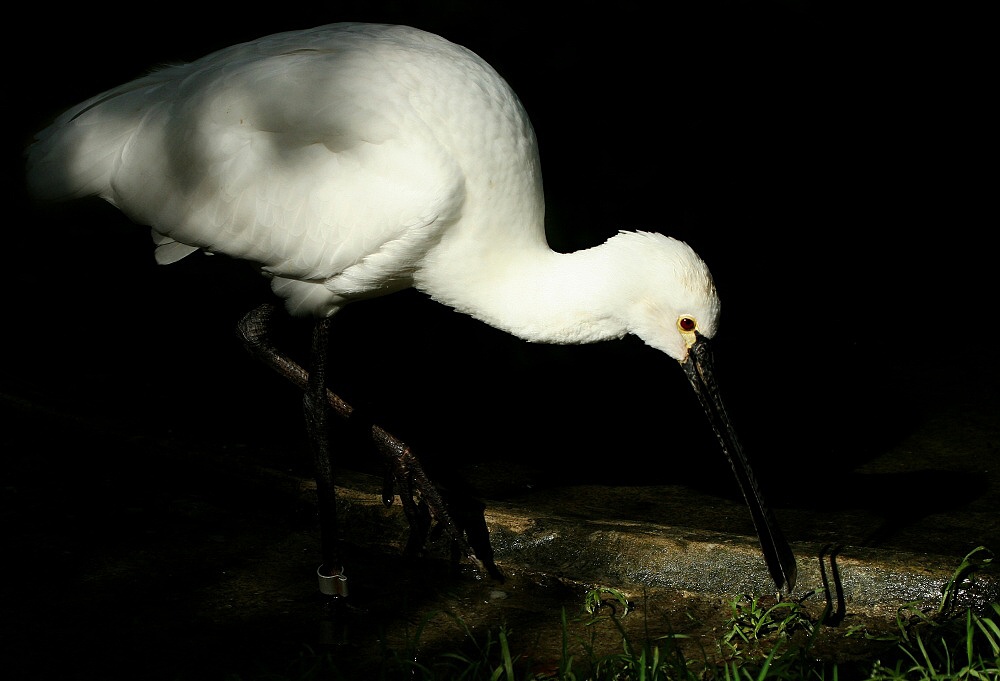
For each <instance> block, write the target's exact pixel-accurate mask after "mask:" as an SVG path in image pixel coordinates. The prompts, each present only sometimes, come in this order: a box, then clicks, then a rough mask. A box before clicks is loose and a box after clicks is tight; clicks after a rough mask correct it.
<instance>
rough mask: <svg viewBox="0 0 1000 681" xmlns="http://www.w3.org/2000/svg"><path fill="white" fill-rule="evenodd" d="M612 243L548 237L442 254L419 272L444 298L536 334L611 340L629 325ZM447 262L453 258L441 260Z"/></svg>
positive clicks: (527, 336)
mask: <svg viewBox="0 0 1000 681" xmlns="http://www.w3.org/2000/svg"><path fill="white" fill-rule="evenodd" d="M607 250H608V249H607V244H605V245H602V246H597V247H595V248H591V249H587V250H583V251H576V252H573V253H556V252H555V251H553V250H551V249H550V248H549V247H548V245H547V244H545V243H544V242H541V243H531V244H520V248H517V249H513V248H512V249H494V250H493V251H492V252H483V251H479V252H469V253H464V254H463V257H455V256H456V255H457V254H456V253H455V252H451V253H449V254H448V256H447V257H442V258H440V259H438V261H437V263H438V266H437V267H431V268H428V270H425V271H424V273H418V274H417V276H416V277H415V279H416V286H417V288H419V289H420V290H422V291H424V292H425V293H428V294H429V295H430V296H431V297H432V298H434V299H435V300H437V301H438V302H441V303H444V304H446V305H449V306H451V307H453V308H455V309H456V310H458V311H459V312H463V313H465V314H468V315H470V316H472V317H475V318H477V319H479V320H481V321H483V322H486V323H487V324H489V325H491V326H493V327H495V328H498V329H502V330H504V331H507V332H509V333H511V334H513V335H515V336H517V337H519V338H521V339H523V340H526V341H529V342H536V343H555V344H581V343H593V342H597V341H602V340H610V339H614V338H620V337H622V336H624V335H625V334H626V333H627V329H626V327H625V323H624V322H623V321H622V318H621V316H620V315H619V314H618V312H620V311H619V310H616V309H615V306H614V305H613V304H612V303H611V301H612V300H613V299H614V296H613V295H612V290H611V289H612V288H613V286H614V281H615V277H614V272H613V267H611V266H610V261H609V260H608V259H607V257H606V255H607ZM508 252H513V253H516V255H506V253H508ZM432 257H433V256H432ZM445 262H447V263H448V266H446V267H442V266H441V264H442V263H445ZM428 271H430V272H433V274H432V275H430V274H427V272H428Z"/></svg>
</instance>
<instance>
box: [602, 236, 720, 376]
mask: <svg viewBox="0 0 1000 681" xmlns="http://www.w3.org/2000/svg"><path fill="white" fill-rule="evenodd" d="M612 241H613V242H615V248H616V249H620V251H621V254H622V255H623V258H624V260H623V261H624V262H628V263H630V264H629V265H628V266H627V267H624V268H622V269H621V270H620V271H619V272H618V275H617V276H618V277H619V278H620V281H619V282H618V283H619V285H622V286H625V287H627V288H628V289H629V291H628V293H627V295H626V296H624V299H625V300H629V301H631V302H630V304H629V309H628V310H627V312H626V315H627V325H628V331H629V333H633V334H635V335H636V336H638V337H639V338H641V339H642V340H643V341H644V342H645V343H646V344H647V345H650V346H652V347H654V348H656V349H657V350H660V351H662V352H665V353H666V354H667V355H669V356H670V357H673V358H674V359H676V360H677V361H678V362H681V363H684V362H686V361H687V359H688V353H689V351H690V349H691V348H692V347H693V346H694V344H695V343H696V342H698V339H699V338H712V337H713V336H714V335H715V331H716V329H717V328H718V324H719V296H718V294H717V293H716V291H715V284H714V283H713V282H712V275H711V273H710V272H709V271H708V267H707V266H706V265H705V262H704V261H703V260H702V259H701V258H700V257H699V256H698V254H697V253H695V252H694V250H692V249H691V247H690V246H688V245H687V244H686V243H684V242H683V241H678V240H677V239H673V238H671V237H667V236H663V235H662V234H656V233H652V232H621V233H619V234H618V235H617V236H615V237H614V238H613V239H612Z"/></svg>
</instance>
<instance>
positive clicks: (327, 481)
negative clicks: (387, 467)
mask: <svg viewBox="0 0 1000 681" xmlns="http://www.w3.org/2000/svg"><path fill="white" fill-rule="evenodd" d="M329 331H330V319H329V318H325V319H320V320H319V321H317V322H316V325H315V327H313V337H312V371H311V372H310V374H309V379H308V382H307V384H306V390H305V393H304V395H303V397H302V406H303V411H304V412H305V418H306V430H307V432H308V434H309V443H310V445H311V446H312V453H313V465H314V467H315V471H316V497H317V502H318V504H319V522H320V542H321V549H320V555H321V556H322V558H323V563H322V564H321V565H320V566H319V568H318V569H317V570H316V574H317V576H318V577H319V584H320V591H322V592H323V593H325V594H328V595H331V596H347V577H346V576H345V575H344V566H343V563H342V562H341V560H340V551H339V546H338V537H337V489H336V487H335V486H334V479H333V462H332V461H331V460H330V430H329V423H328V421H329V418H328V417H329V413H330V412H329V410H328V409H327V404H326V359H327V347H328V343H327V340H328V338H329Z"/></svg>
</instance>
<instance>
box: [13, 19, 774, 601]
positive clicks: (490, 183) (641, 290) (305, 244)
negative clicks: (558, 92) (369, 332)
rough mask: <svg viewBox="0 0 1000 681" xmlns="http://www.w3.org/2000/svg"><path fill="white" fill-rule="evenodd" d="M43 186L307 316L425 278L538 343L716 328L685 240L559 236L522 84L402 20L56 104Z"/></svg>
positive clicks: (681, 338) (229, 54) (44, 145)
mask: <svg viewBox="0 0 1000 681" xmlns="http://www.w3.org/2000/svg"><path fill="white" fill-rule="evenodd" d="M28 180H29V186H30V188H31V190H32V191H33V192H34V193H35V195H36V196H38V197H40V198H44V199H53V200H55V199H67V198H74V197H81V196H85V195H97V196H100V197H102V198H104V199H106V200H108V201H110V202H111V203H113V204H114V205H115V206H117V207H118V208H119V209H121V210H122V211H123V212H124V213H125V214H126V215H128V216H129V217H130V218H131V219H132V220H134V221H136V222H138V223H140V224H145V225H149V226H151V227H152V229H153V235H154V241H155V243H156V257H157V260H158V261H159V262H161V263H170V262H174V261H176V260H178V259H180V258H183V257H184V256H186V255H187V254H189V253H191V252H193V251H194V250H197V249H203V250H205V251H208V252H217V253H225V254H228V255H230V256H233V257H235V258H240V259H244V260H248V261H251V262H254V263H256V264H257V265H259V266H260V269H261V271H262V272H264V273H265V274H267V275H268V276H270V277H271V278H272V288H273V290H274V292H275V293H276V294H277V295H278V296H279V297H281V298H282V299H283V300H284V302H285V306H286V308H287V309H288V311H289V312H291V313H292V314H295V315H313V316H316V317H318V318H327V317H329V316H331V315H333V314H334V313H335V312H336V311H337V310H338V309H340V308H341V307H343V306H344V305H345V304H347V303H349V302H352V301H354V300H358V299H363V298H368V297H373V296H379V295H384V294H387V293H391V292H393V291H397V290H400V289H402V288H406V287H410V286H414V287H416V288H417V289H419V290H421V291H423V292H425V293H427V294H428V295H430V296H431V297H433V298H434V299H435V300H438V301H440V302H441V303H443V304H445V305H449V306H452V307H454V308H455V309H457V310H459V311H461V312H464V313H466V314H469V315H471V316H473V317H476V318H478V319H481V320H482V321H484V322H486V323H488V324H491V325H493V326H495V327H497V328H500V329H504V330H506V331H508V332H510V333H512V334H514V335H516V336H518V337H520V338H523V339H525V340H528V341H533V342H546V343H589V342H594V341H601V340H607V339H612V338H618V337H621V336H624V335H625V334H629V333H632V334H636V335H638V336H639V337H640V338H642V339H643V340H644V341H645V342H646V343H648V344H649V345H651V346H653V347H655V348H657V349H659V350H661V351H663V352H665V353H666V354H667V355H669V356H670V357H673V358H674V359H676V360H678V361H680V362H682V364H685V365H690V363H691V362H690V361H689V354H693V351H692V348H694V347H695V346H696V345H698V344H699V343H703V342H704V340H705V339H707V338H711V337H712V336H713V335H714V334H715V331H716V328H717V323H718V315H719V299H718V297H717V295H716V291H715V287H714V285H713V283H712V278H711V275H710V274H709V271H708V269H707V267H706V266H705V264H704V263H703V261H702V260H701V259H700V258H699V257H698V256H697V255H696V254H695V253H694V251H692V250H691V249H690V248H689V247H688V246H687V245H685V244H684V243H682V242H680V241H677V240H675V239H671V238H669V237H666V236H662V235H660V234H655V233H642V232H622V233H619V234H618V235H616V236H615V237H613V238H611V239H610V240H609V241H607V242H606V243H605V244H603V245H600V246H597V247H594V248H591V249H588V250H584V251H579V252H576V253H569V254H560V253H556V252H554V251H553V250H552V249H550V248H549V246H548V244H547V242H546V239H545V230H544V200H543V192H542V176H541V170H540V164H539V158H538V151H537V146H536V143H535V137H534V133H533V131H532V128H531V124H530V122H529V120H528V117H527V115H526V113H525V111H524V109H523V108H522V106H521V104H520V102H519V101H518V99H517V97H516V96H515V94H514V93H513V92H512V91H511V89H510V88H509V87H508V85H507V83H506V82H505V81H504V80H503V79H502V78H501V77H500V76H499V75H498V74H497V73H496V71H494V70H493V68H491V67H490V66H489V65H488V64H487V63H486V62H484V61H483V60H482V59H480V58H479V57H478V56H476V55H475V54H473V53H472V52H471V51H469V50H467V49H465V48H463V47H460V46H458V45H455V44H453V43H450V42H448V41H446V40H444V39H443V38H440V37H438V36H435V35H432V34H429V33H426V32H423V31H420V30H417V29H413V28H408V27H404V26H388V25H368V24H334V25H329V26H323V27H319V28H315V29H311V30H304V31H293V32H288V33H281V34H277V35H273V36H270V37H266V38H262V39H260V40H257V41H253V42H249V43H245V44H241V45H235V46H233V47H229V48H226V49H223V50H220V51H218V52H216V53H214V54H211V55H208V56H206V57H204V58H202V59H200V60H197V61H195V62H193V63H190V64H183V65H176V66H169V67H165V68H163V69H161V70H158V71H156V72H154V73H151V74H150V75H148V76H146V77H143V78H140V79H138V80H135V81H133V82H131V83H127V84H125V85H123V86H121V87H118V88H115V89H113V90H110V91H108V92H105V93H103V94H100V95H98V96H96V97H94V98H92V99H90V100H88V101H86V102H83V103H82V104H80V105H79V106H77V107H74V108H73V109H71V110H69V111H67V112H66V113H65V114H63V115H62V116H61V117H59V118H58V119H57V120H56V121H55V123H54V124H53V125H52V126H51V127H49V128H48V129H46V130H45V131H43V132H42V133H40V134H39V135H38V140H37V142H36V143H35V144H34V145H33V146H32V147H31V148H30V150H29V155H28ZM696 375H700V374H699V372H695V371H693V370H691V371H689V378H692V383H693V384H695V387H696V389H699V386H698V385H697V384H696V379H695V378H694V376H696ZM699 394H701V393H700V392H699ZM706 408H709V407H708V403H706ZM720 409H721V404H720ZM724 428H728V422H726V423H725V426H724ZM720 437H722V435H720ZM723 447H724V448H727V453H730V454H735V455H738V456H739V458H742V454H741V453H740V452H739V451H735V452H733V451H731V450H733V449H736V450H738V444H735V439H732V440H731V441H725V440H724V441H723ZM751 477H752V476H751ZM743 482H744V481H743V479H742V478H741V484H742V483H743ZM751 482H752V481H751ZM747 496H748V500H752V498H757V499H759V492H757V491H756V489H754V490H753V491H752V493H751V492H750V491H747ZM751 503H753V502H752V501H751ZM755 520H758V518H757V516H756V515H755ZM781 542H783V540H781ZM786 548H787V547H786ZM789 555H790V552H789ZM769 560H770V559H769ZM787 567H788V566H785V568H786V570H787ZM792 572H793V574H792V576H791V578H790V579H789V580H788V581H789V582H791V581H792V580H793V579H794V567H792Z"/></svg>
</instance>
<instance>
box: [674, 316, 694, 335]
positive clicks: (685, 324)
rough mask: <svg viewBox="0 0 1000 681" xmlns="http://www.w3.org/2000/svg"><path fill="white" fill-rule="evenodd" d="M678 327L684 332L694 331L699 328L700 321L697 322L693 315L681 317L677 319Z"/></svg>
mask: <svg viewBox="0 0 1000 681" xmlns="http://www.w3.org/2000/svg"><path fill="white" fill-rule="evenodd" d="M677 328H679V329H680V330H681V331H682V332H683V333H692V332H693V331H694V330H695V329H696V328H698V322H696V321H695V320H694V318H693V317H679V318H678V319H677Z"/></svg>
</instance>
